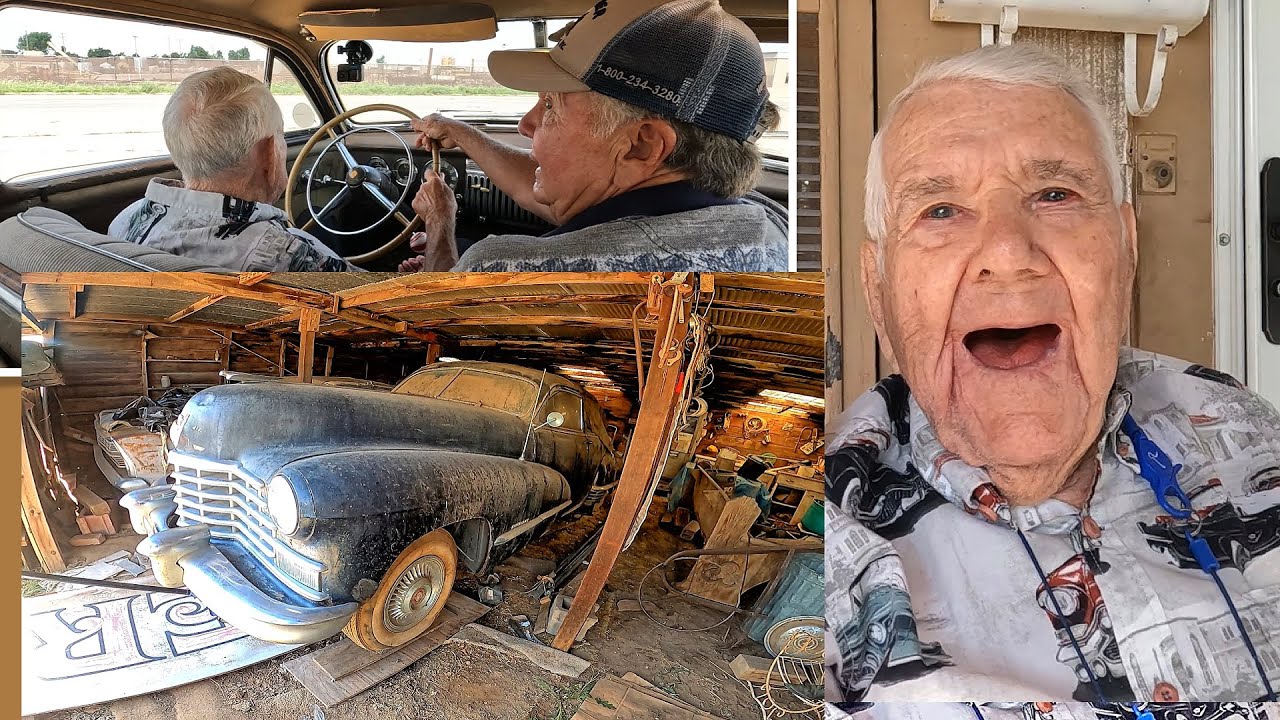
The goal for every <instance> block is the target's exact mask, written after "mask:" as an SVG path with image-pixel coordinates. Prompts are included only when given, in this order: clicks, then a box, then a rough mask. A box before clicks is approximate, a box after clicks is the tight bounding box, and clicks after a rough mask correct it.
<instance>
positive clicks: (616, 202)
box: [543, 180, 741, 237]
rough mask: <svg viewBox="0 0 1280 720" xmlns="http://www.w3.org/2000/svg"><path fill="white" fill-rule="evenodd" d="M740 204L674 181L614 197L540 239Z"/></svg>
mask: <svg viewBox="0 0 1280 720" xmlns="http://www.w3.org/2000/svg"><path fill="white" fill-rule="evenodd" d="M740 202H741V201H740V200H738V199H729V198H722V197H720V196H719V195H716V194H715V193H710V192H707V191H706V190H701V189H699V188H697V187H695V186H694V184H693V183H691V182H689V181H688V180H677V181H676V182H671V183H665V184H663V185H654V186H651V187H645V188H639V189H636V190H628V191H627V192H624V193H622V194H620V195H614V196H613V197H611V198H609V199H607V200H605V201H603V202H601V203H598V204H596V205H593V206H591V207H589V208H587V209H586V210H583V211H582V212H580V213H578V214H577V215H575V216H573V217H572V218H570V219H569V220H567V221H565V223H564V224H563V225H561V226H560V227H558V228H556V229H555V230H552V231H551V232H549V233H547V234H546V235H543V237H554V236H556V235H563V234H564V233H567V232H573V231H574V230H581V229H583V228H587V227H591V226H592V225H601V224H604V223H607V222H611V221H613V220H620V219H622V218H626V217H654V216H657V215H670V214H672V213H678V212H687V211H689V210H701V209H702V208H707V207H713V206H716V205H737V204H739V203H740Z"/></svg>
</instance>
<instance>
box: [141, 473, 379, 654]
mask: <svg viewBox="0 0 1280 720" xmlns="http://www.w3.org/2000/svg"><path fill="white" fill-rule="evenodd" d="M162 489H167V490H168V491H169V493H168V496H167V497H166V494H165V493H163V492H159V493H158V492H156V491H158V490H162ZM172 492H173V491H172V489H168V488H160V487H155V488H145V489H142V490H135V491H134V492H131V493H129V494H128V495H126V496H125V499H124V500H122V501H121V504H122V505H125V506H126V507H127V508H128V509H129V516H130V520H131V521H132V522H133V525H134V527H135V529H139V531H140V532H148V533H149V534H148V537H147V538H146V539H145V540H143V541H142V542H141V543H139V544H138V552H140V553H142V554H143V555H146V556H147V557H148V558H150V559H151V568H152V570H153V571H154V572H155V576H156V580H157V581H158V582H159V583H160V584H161V585H164V586H165V587H182V586H183V585H186V586H187V588H189V589H190V590H191V592H192V593H194V594H195V596H196V597H197V598H199V599H200V601H201V602H202V603H204V604H205V606H206V607H208V608H209V610H211V611H212V612H213V613H214V614H215V615H217V616H218V617H220V618H222V619H223V620H226V621H227V622H229V623H231V624H232V625H234V626H235V627H237V628H240V629H241V630H243V631H245V632H247V633H249V634H250V635H252V636H254V637H256V638H259V639H261V640H266V641H268V642H276V643H287V644H308V643H313V642H316V641H319V640H323V639H325V638H327V637H330V636H332V635H333V634H334V633H337V632H338V631H340V630H342V626H343V625H345V624H346V623H347V620H348V619H350V617H351V616H352V615H353V614H354V613H355V611H356V607H357V605H356V603H344V604H342V605H333V606H323V605H321V606H300V605H290V604H289V603H285V602H281V601H279V600H276V599H275V598H272V597H269V596H268V595H267V594H266V593H264V592H262V591H261V590H259V589H258V588H257V587H255V586H254V585H253V583H251V582H249V580H248V579H247V578H245V576H244V575H243V574H242V573H241V572H240V571H239V570H238V569H236V567H235V565H232V564H231V561H230V560H228V559H227V557H226V556H225V555H223V554H222V551H220V550H219V549H218V548H216V547H214V545H213V543H212V542H211V536H210V534H209V526H207V525H187V526H184V527H178V528H172V529H166V524H167V517H163V516H164V515H166V513H165V512H164V510H165V508H166V506H167V505H168V504H172V502H173V501H172Z"/></svg>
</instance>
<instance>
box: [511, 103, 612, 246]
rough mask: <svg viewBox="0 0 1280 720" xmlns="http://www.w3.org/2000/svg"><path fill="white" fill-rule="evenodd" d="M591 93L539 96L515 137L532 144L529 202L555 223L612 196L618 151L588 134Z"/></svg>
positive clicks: (608, 141) (590, 114)
mask: <svg viewBox="0 0 1280 720" xmlns="http://www.w3.org/2000/svg"><path fill="white" fill-rule="evenodd" d="M592 112H593V107H592V104H591V99H590V93H585V92H581V93H540V94H539V95H538V102H537V104H536V105H534V106H533V109H532V110H530V111H529V112H527V113H525V116H524V118H523V119H521V120H520V134H521V135H524V136H525V137H528V138H531V139H532V140H533V158H534V160H535V161H536V162H537V163H538V169H537V170H536V171H535V173H534V177H533V197H534V199H535V200H537V201H538V202H540V203H542V204H543V205H546V206H548V207H549V208H551V210H552V212H553V213H554V214H555V216H556V218H557V222H562V221H563V220H567V219H568V218H570V217H572V216H573V215H575V214H577V212H579V211H581V210H583V209H585V208H587V207H591V206H592V205H595V204H597V203H598V202H600V201H601V200H604V199H605V198H607V197H610V196H611V195H612V194H614V190H615V188H614V183H613V174H614V173H613V171H614V168H615V166H616V163H617V160H618V158H617V156H616V155H617V153H618V152H619V147H618V146H617V144H616V143H614V142H611V140H610V139H609V138H600V137H596V135H595V133H593V132H592V128H591V121H592V117H593V115H592Z"/></svg>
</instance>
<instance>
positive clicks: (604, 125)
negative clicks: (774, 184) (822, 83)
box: [589, 92, 781, 198]
mask: <svg viewBox="0 0 1280 720" xmlns="http://www.w3.org/2000/svg"><path fill="white" fill-rule="evenodd" d="M589 94H590V96H591V99H592V101H593V108H592V117H591V120H590V127H591V132H592V133H593V134H594V135H595V136H596V137H608V136H609V135H612V134H613V133H615V132H617V131H618V129H619V128H621V127H622V126H623V125H626V124H627V123H631V122H640V121H643V120H649V119H651V118H658V119H661V120H665V121H667V122H668V123H671V127H672V128H674V129H675V131H676V146H675V149H674V150H672V151H671V155H669V156H668V157H667V161H666V163H665V165H666V167H668V168H670V169H672V170H675V171H677V172H682V173H684V174H685V175H686V176H687V177H688V178H689V182H691V183H693V185H694V186H695V187H698V188H699V189H702V190H706V191H707V192H709V193H711V194H713V195H716V196H717V197H722V198H738V197H742V196H743V195H746V194H747V193H749V192H751V191H752V190H754V189H755V187H756V183H757V182H759V180H760V172H761V168H762V166H763V161H762V156H761V153H760V148H759V147H758V146H757V145H756V144H755V143H753V142H742V141H740V140H737V139H735V138H732V137H729V136H728V135H724V134H721V133H717V132H712V131H710V130H707V129H704V128H700V127H698V126H697V125H694V124H692V123H687V122H682V121H680V120H675V119H672V118H667V117H662V116H660V115H658V114H656V113H652V112H650V111H648V110H645V109H643V108H640V107H637V106H635V105H631V104H630V103H625V102H622V101H621V100H617V99H615V98H611V97H609V96H608V95H602V94H600V93H596V92H593V93H589ZM764 112H765V115H764V119H763V122H764V125H765V127H766V128H767V129H769V130H773V129H776V128H777V127H778V123H779V121H780V119H781V114H780V112H779V110H778V106H777V105H775V104H773V102H768V103H766V105H765V111H764Z"/></svg>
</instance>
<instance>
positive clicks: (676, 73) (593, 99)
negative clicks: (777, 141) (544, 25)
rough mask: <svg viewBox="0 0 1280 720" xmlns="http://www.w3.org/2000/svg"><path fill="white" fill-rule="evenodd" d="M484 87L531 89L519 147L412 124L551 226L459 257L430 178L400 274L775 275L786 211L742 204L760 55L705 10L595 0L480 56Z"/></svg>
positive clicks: (763, 112)
mask: <svg viewBox="0 0 1280 720" xmlns="http://www.w3.org/2000/svg"><path fill="white" fill-rule="evenodd" d="M489 71H490V73H491V74H492V75H493V78H494V79H495V80H497V81H498V82H500V83H502V84H503V85H506V86H507V87H511V88H515V89H518V90H528V91H534V92H537V93H538V101H537V103H536V104H535V105H534V107H533V109H532V110H530V111H529V112H528V113H527V114H526V115H525V116H524V118H523V119H522V120H521V122H520V132H521V134H523V135H525V136H526V137H529V138H531V139H532V141H533V148H532V151H531V152H527V151H524V150H520V149H517V148H514V147H511V146H509V145H506V144H504V143H501V142H499V141H497V140H495V139H493V138H490V137H489V136H487V135H485V134H484V133H483V132H481V131H480V130H478V129H477V128H474V127H472V126H470V125H467V124H466V123H462V122H459V121H456V120H450V119H448V118H445V117H443V116H440V115H431V116H429V117H426V118H423V119H422V120H420V121H417V122H415V123H413V127H414V129H415V130H418V131H419V132H421V133H422V137H421V138H419V143H420V144H422V143H425V142H427V138H430V139H433V140H436V141H438V142H440V143H441V145H442V146H443V147H445V148H455V147H456V148H459V149H461V150H462V151H463V152H465V153H466V154H467V156H468V157H469V158H470V159H471V160H472V161H474V162H475V163H476V164H478V165H479V166H480V168H481V169H482V170H484V172H485V173H486V174H487V175H488V176H489V177H490V179H492V180H493V182H494V184H496V185H497V186H498V187H499V188H500V189H501V190H502V191H503V192H505V193H507V194H508V195H510V196H511V197H512V198H514V199H515V200H516V202H517V203H519V204H520V205H521V206H522V207H524V208H525V209H527V210H529V211H530V212H533V213H534V214H536V215H538V216H540V217H542V218H544V219H546V220H547V221H549V222H551V223H554V224H555V225H556V226H557V227H556V228H555V229H554V230H552V231H551V232H550V233H548V234H546V235H544V236H542V237H529V236H519V235H501V236H491V237H488V238H485V239H484V240H481V241H479V242H478V243H476V244H475V245H474V246H472V247H471V248H469V249H468V250H467V252H466V253H464V254H463V255H462V257H461V258H459V257H458V248H457V243H456V240H455V237H454V226H453V222H454V220H453V219H454V216H455V213H456V203H455V198H454V196H453V194H452V192H451V191H450V190H449V189H448V188H447V187H446V186H445V185H444V183H443V182H442V181H441V180H440V178H439V176H438V175H437V174H435V173H428V174H427V177H426V178H425V179H424V181H423V183H422V188H421V189H420V190H419V192H418V194H417V196H416V197H415V198H414V201H413V207H414V210H415V211H417V212H418V214H420V215H422V216H423V218H424V220H426V232H424V233H421V234H419V235H418V236H416V237H415V238H414V239H413V241H412V245H413V248H414V250H415V251H416V252H419V253H421V255H420V256H418V257H413V258H410V259H409V260H408V261H406V263H405V264H404V265H402V266H401V268H402V269H405V270H450V269H452V270H459V271H462V270H470V271H512V270H549V271H621V270H641V271H643V270H757V271H785V270H787V255H788V246H787V219H786V211H785V209H784V208H782V207H781V206H779V205H777V204H776V203H773V202H772V201H770V200H768V199H766V198H764V197H763V196H760V195H758V194H755V193H753V192H752V188H753V187H754V186H755V184H756V181H757V179H758V178H759V175H760V167H761V157H760V150H759V149H758V148H757V147H756V144H755V141H756V140H757V139H758V138H759V137H760V135H761V134H762V133H764V132H765V131H766V130H769V129H772V128H774V127H775V126H776V125H777V123H778V110H777V107H776V106H775V105H774V104H773V103H772V102H770V101H769V97H768V93H767V91H766V76H765V67H764V58H763V55H762V53H761V50H760V44H759V42H758V41H757V40H756V37H755V36H754V35H753V34H752V33H751V31H750V30H749V29H748V28H747V26H746V25H745V24H744V23H743V22H742V21H741V20H739V19H737V18H735V17H733V16H732V15H729V14H728V13H726V12H725V11H724V9H723V8H721V7H720V5H719V3H718V2H716V1H715V0H676V1H675V2H663V1H662V0H600V2H597V3H596V4H595V5H594V6H593V7H592V8H591V9H589V10H588V11H587V12H586V13H585V14H584V15H583V16H582V17H580V18H579V19H578V20H577V21H576V22H575V23H574V24H572V25H570V26H569V27H568V28H566V30H565V31H563V32H562V34H561V36H560V38H559V41H558V44H557V45H556V46H555V47H554V48H551V49H543V50H504V51H498V52H494V53H492V54H491V55H490V56H489Z"/></svg>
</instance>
